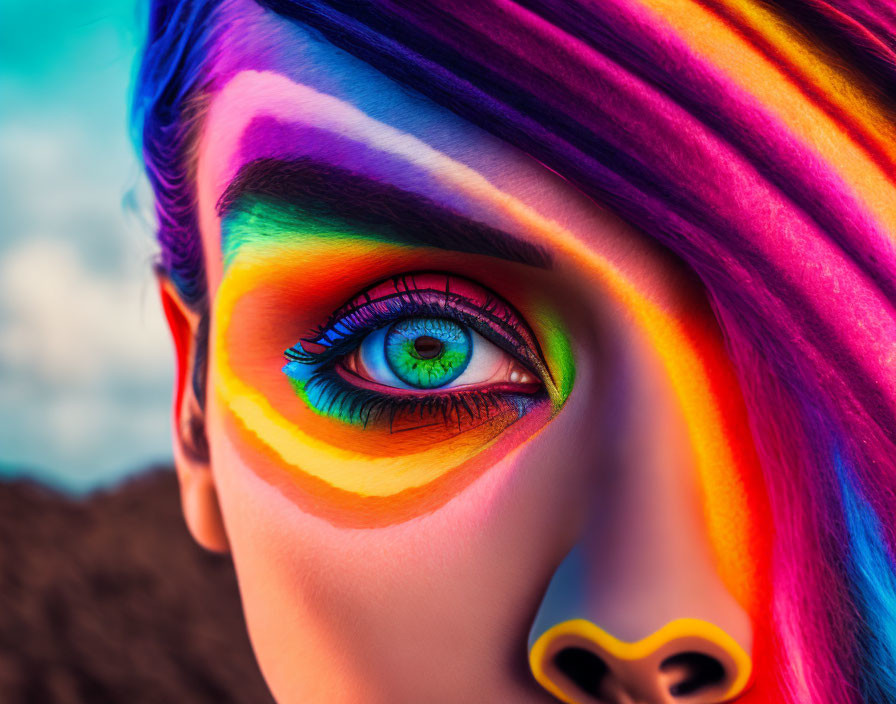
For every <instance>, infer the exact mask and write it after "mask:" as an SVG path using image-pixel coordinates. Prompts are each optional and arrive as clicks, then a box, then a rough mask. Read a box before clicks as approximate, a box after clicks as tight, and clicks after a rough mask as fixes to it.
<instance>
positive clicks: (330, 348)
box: [284, 277, 543, 369]
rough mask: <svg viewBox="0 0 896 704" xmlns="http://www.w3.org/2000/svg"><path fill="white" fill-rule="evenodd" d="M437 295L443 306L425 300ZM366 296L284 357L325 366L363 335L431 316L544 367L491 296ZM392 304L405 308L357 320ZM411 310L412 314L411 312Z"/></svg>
mask: <svg viewBox="0 0 896 704" xmlns="http://www.w3.org/2000/svg"><path fill="white" fill-rule="evenodd" d="M394 280H395V281H398V280H403V277H396V279H394ZM433 294H434V295H438V296H441V297H442V300H441V302H431V301H426V300H424V299H423V297H424V296H428V295H433ZM362 295H363V296H364V299H365V300H364V301H363V302H361V303H358V304H356V305H346V306H343V307H342V308H340V309H339V310H338V311H336V313H334V314H333V315H332V316H330V319H329V320H328V321H327V322H326V323H324V324H323V325H321V326H319V327H318V328H316V329H315V331H314V332H313V333H312V335H311V336H310V337H308V338H304V339H303V340H301V341H300V342H299V343H298V344H297V345H294V346H293V347H290V348H289V349H287V350H286V351H285V352H284V356H285V357H286V358H287V359H289V360H290V361H295V362H300V363H304V364H323V363H326V362H328V361H330V360H332V359H334V358H335V357H338V356H340V355H342V354H345V353H348V352H350V351H351V350H352V349H354V348H353V344H354V343H355V341H356V340H357V338H358V337H359V336H361V335H362V334H364V333H367V332H370V331H372V330H375V329H376V328H377V327H380V326H382V325H383V324H386V323H389V322H392V321H393V320H399V319H402V318H407V317H412V316H414V315H419V314H421V313H422V314H428V315H434V314H435V315H448V316H449V317H452V318H455V319H457V320H459V321H460V322H463V323H465V324H467V325H469V326H470V327H472V328H474V329H475V330H477V331H478V332H480V334H482V335H483V336H484V337H486V338H487V339H489V340H490V341H491V342H494V343H495V344H497V345H498V346H499V347H501V348H502V349H504V350H505V351H506V352H509V353H511V354H513V355H514V356H515V357H517V358H518V359H520V360H521V361H523V362H524V363H526V364H528V365H530V366H533V367H536V368H539V369H540V368H541V367H542V366H543V362H542V361H541V357H540V352H539V351H538V350H537V349H535V350H533V349H531V348H530V345H529V344H528V343H527V342H526V340H525V338H524V337H523V335H522V334H520V332H519V331H517V330H516V329H515V328H514V327H513V326H512V324H511V321H510V320H509V319H508V318H510V317H511V316H510V314H508V315H507V316H504V315H501V314H499V313H498V312H497V311H499V310H500V301H499V300H498V299H496V298H494V297H492V296H489V297H488V298H487V299H486V302H485V303H484V304H483V305H475V304H472V303H470V301H469V299H467V298H466V297H464V296H462V295H460V294H456V293H454V292H451V291H447V290H446V291H442V290H438V289H432V288H427V289H412V288H410V287H409V286H407V285H406V284H405V288H404V289H399V288H398V287H397V286H396V289H395V292H394V293H390V294H389V295H388V296H382V297H379V298H376V299H373V298H371V297H370V296H369V295H367V294H366V293H365V294H362ZM392 301H395V302H400V303H403V307H401V308H395V309H394V310H393V311H390V312H388V313H386V314H383V313H382V312H381V313H379V314H378V315H376V317H375V319H374V320H371V321H367V322H360V321H358V320H357V316H358V315H359V314H360V313H361V312H362V311H363V310H364V309H365V308H367V307H368V306H371V305H377V304H381V303H385V302H392ZM462 303H466V304H468V305H469V306H470V307H473V305H475V309H476V315H477V316H485V317H487V318H488V319H490V321H491V322H493V323H496V324H497V325H499V326H500V328H501V330H502V332H503V333H505V334H506V335H507V336H508V337H510V338H511V339H512V343H511V342H510V341H508V340H506V339H504V338H502V337H501V336H499V335H496V334H494V332H493V331H491V330H490V329H489V328H487V327H486V326H484V325H482V321H481V320H480V319H479V318H477V317H476V316H474V315H472V314H470V313H467V312H466V311H463V310H461V309H460V308H459V307H458V305H457V304H462ZM409 307H410V308H412V310H408V308H409ZM302 342H307V343H310V344H314V345H319V346H321V347H322V348H323V349H322V350H321V351H320V352H309V351H308V350H306V349H305V348H304V347H302V345H301V343H302ZM508 347H509V348H510V349H508Z"/></svg>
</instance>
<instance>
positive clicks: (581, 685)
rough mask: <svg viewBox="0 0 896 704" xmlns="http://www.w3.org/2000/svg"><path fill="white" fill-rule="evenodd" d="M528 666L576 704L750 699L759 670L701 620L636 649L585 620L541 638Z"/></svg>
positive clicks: (677, 624) (669, 628) (709, 703)
mask: <svg viewBox="0 0 896 704" xmlns="http://www.w3.org/2000/svg"><path fill="white" fill-rule="evenodd" d="M529 664H530V666H531V669H532V673H533V674H534V675H535V678H536V680H538V682H539V683H540V684H541V685H542V686H543V687H544V688H545V689H547V690H548V691H549V692H551V693H552V694H554V695H555V696H556V697H557V698H559V699H560V700H562V701H564V702H568V703H570V704H586V703H588V704H595V703H597V702H614V703H615V702H632V701H634V702H647V703H648V704H660V703H661V702H662V703H668V702H671V701H673V700H674V701H682V702H688V703H689V704H718V703H720V702H726V701H730V700H732V699H733V698H735V697H737V696H739V695H740V694H741V693H743V691H744V690H745V689H746V687H747V685H748V683H749V679H750V675H751V670H752V663H751V659H750V656H749V654H748V652H747V651H746V650H745V649H744V648H743V647H742V646H741V645H740V644H739V643H738V642H737V641H735V640H734V639H733V638H732V637H731V636H729V635H728V634H727V633H725V632H724V631H722V629H720V628H718V627H717V626H715V625H713V624H711V623H708V622H706V621H701V620H698V619H678V620H676V621H672V622H670V623H667V624H666V625H665V626H663V627H662V628H661V629H659V630H658V631H656V632H654V633H652V634H651V635H650V636H648V637H646V638H644V639H642V640H639V641H635V642H626V641H621V640H619V639H617V638H614V637H613V636H612V635H610V634H609V633H607V632H606V631H604V630H603V629H601V628H599V627H598V626H597V625H595V624H594V623H592V622H591V621H588V620H585V619H573V620H569V621H563V622H561V623H558V624H556V625H555V626H553V627H552V628H550V629H548V630H547V631H545V632H544V633H542V634H541V636H539V637H538V638H537V639H535V641H534V642H533V643H532V647H531V649H530V651H529Z"/></svg>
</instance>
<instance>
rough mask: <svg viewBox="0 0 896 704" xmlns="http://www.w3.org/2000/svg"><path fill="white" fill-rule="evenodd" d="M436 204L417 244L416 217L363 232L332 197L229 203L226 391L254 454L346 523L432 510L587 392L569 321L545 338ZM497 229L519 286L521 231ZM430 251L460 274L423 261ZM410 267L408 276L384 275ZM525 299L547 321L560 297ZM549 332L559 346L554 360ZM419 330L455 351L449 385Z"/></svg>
mask: <svg viewBox="0 0 896 704" xmlns="http://www.w3.org/2000/svg"><path fill="white" fill-rule="evenodd" d="M250 168H251V167H250ZM231 192H233V191H231ZM413 205H414V207H421V206H422V204H421V203H419V202H417V203H414V204H413ZM426 206H427V207H428V208H429V210H428V213H429V215H430V217H429V219H428V221H427V223H426V227H425V230H422V231H421V235H422V236H423V237H424V238H425V239H424V241H423V242H422V244H424V245H428V246H423V247H420V246H411V244H410V242H409V239H410V237H411V236H412V235H413V234H414V233H413V232H412V228H409V229H408V230H407V231H405V232H403V233H400V236H398V235H395V234H394V233H392V232H389V231H385V230H384V229H380V230H378V229H377V227H376V225H377V223H375V222H374V223H372V224H371V223H370V222H369V218H368V222H367V223H366V227H365V224H364V223H359V222H357V221H351V220H350V219H346V218H344V217H343V216H341V215H339V214H336V213H334V212H333V211H332V210H331V209H328V210H327V211H326V212H324V211H323V209H322V206H321V204H320V201H319V200H318V202H317V210H316V211H312V212H310V213H309V212H308V210H307V209H305V208H303V207H302V203H301V202H300V201H297V200H295V199H294V200H292V201H291V202H289V203H286V202H284V201H282V200H281V199H279V198H272V197H270V196H269V195H267V196H265V197H263V198H260V197H258V196H256V195H254V194H253V193H252V192H251V191H247V190H246V189H243V190H242V193H241V194H240V195H239V196H235V197H234V198H233V199H232V200H229V201H228V200H227V199H224V200H222V206H221V207H222V213H223V215H224V217H223V220H222V233H223V237H222V246H223V250H224V256H225V262H226V269H225V273H224V277H223V279H222V282H221V286H220V288H219V293H218V298H217V300H216V312H217V314H218V320H219V321H220V325H219V329H220V331H221V335H220V342H219V344H218V347H217V350H216V355H215V356H216V358H217V359H218V360H219V365H218V372H219V373H218V378H219V379H220V380H221V383H220V384H219V390H220V393H221V394H222V396H221V398H222V400H226V404H227V405H228V407H229V408H230V409H231V411H232V413H233V415H234V420H235V426H234V428H235V430H238V431H239V436H240V437H241V438H243V440H244V441H245V442H246V443H247V451H250V452H254V453H259V452H260V453H261V454H260V455H259V458H260V459H259V463H260V464H262V465H268V466H269V467H270V471H272V472H283V471H284V470H285V471H286V472H287V473H288V474H289V476H291V477H292V478H293V480H294V481H296V482H297V484H298V485H299V486H302V487H304V488H305V489H304V490H305V491H306V492H307V493H310V499H311V503H310V504H309V505H313V506H315V510H317V511H320V510H323V511H324V512H325V515H327V516H329V517H331V518H333V517H336V516H338V517H339V518H338V519H337V520H339V521H340V522H345V521H349V522H355V521H358V520H363V521H370V520H371V516H374V517H376V518H375V519H374V520H376V521H378V522H379V521H392V520H395V518H400V517H407V516H410V515H413V514H412V513H411V512H412V511H414V510H415V509H414V506H418V507H419V509H418V510H431V508H432V505H433V502H434V501H436V502H438V501H445V500H447V499H448V498H449V497H450V496H451V495H452V493H453V492H455V491H457V490H458V489H459V488H460V487H462V486H465V485H466V484H467V483H468V482H469V481H471V480H472V479H473V478H475V477H476V476H478V474H479V473H481V472H482V471H484V469H485V468H486V467H487V466H488V463H489V462H491V461H494V460H493V459H492V458H494V457H495V456H496V454H497V453H506V452H507V450H508V448H509V447H512V446H513V445H514V444H517V443H519V442H521V441H523V440H524V439H525V438H527V437H529V436H530V435H531V434H532V433H533V432H535V431H536V430H537V428H538V427H540V426H541V425H543V423H544V422H545V421H546V420H547V419H549V418H550V417H551V416H552V415H554V414H556V413H557V412H558V411H559V410H560V408H561V407H562V405H563V402H564V399H565V398H566V396H568V391H569V389H571V386H572V382H571V378H570V377H571V375H572V374H573V373H574V372H573V369H572V367H571V366H570V365H569V359H568V353H567V356H566V357H567V358H565V359H564V358H563V351H562V350H563V349H568V342H567V343H566V344H565V345H564V344H563V343H562V342H561V343H560V344H559V346H558V345H557V337H558V335H561V336H562V335H563V334H564V333H563V332H562V327H560V326H553V327H552V328H551V329H550V330H548V329H544V328H542V329H541V332H540V333H539V332H538V330H539V328H538V327H536V328H534V329H533V328H530V326H529V324H528V323H527V322H526V321H525V319H524V318H523V316H522V314H521V313H519V312H517V310H516V309H515V307H514V306H512V305H511V304H510V303H509V302H507V301H506V300H504V298H503V297H502V296H501V295H499V294H498V293H496V292H494V291H493V290H490V289H488V288H486V287H484V286H482V285H480V284H478V283H476V282H475V281H474V276H476V277H477V278H478V276H479V275H480V273H481V272H482V271H483V270H484V266H485V260H487V259H490V257H486V256H484V255H480V256H479V257H471V256H470V255H469V253H465V254H464V256H463V258H462V257H461V256H459V254H458V253H457V252H454V251H452V250H453V248H455V247H461V248H464V249H469V247H467V246H466V243H464V242H458V241H457V240H454V239H451V235H452V232H454V231H452V230H451V229H450V228H451V220H450V219H449V221H448V222H447V224H446V223H441V227H440V223H439V222H438V220H437V219H436V218H435V217H434V215H435V214H437V208H435V207H434V206H430V205H429V204H426ZM365 230H366V231H365ZM492 236H493V237H494V238H496V239H497V241H499V242H500V243H501V244H500V245H496V246H501V247H503V249H500V250H499V251H501V252H502V253H503V254H505V255H506V256H507V257H508V258H510V259H511V261H509V262H506V263H505V264H500V265H499V267H498V269H499V270H500V269H503V270H504V273H503V274H501V275H499V276H498V277H497V279H498V281H499V282H500V281H501V279H502V278H503V279H504V281H503V283H502V286H503V287H505V288H509V287H510V285H511V284H510V282H512V281H513V280H515V279H517V280H518V278H519V277H521V276H523V275H524V274H523V273H522V272H523V271H524V270H525V269H528V268H529V267H528V266H526V265H523V264H520V263H516V262H514V261H512V260H513V259H514V258H516V256H515V255H516V254H517V252H516V251H515V250H513V249H508V246H509V247H513V246H514V240H513V239H512V238H510V237H509V236H506V235H504V234H503V233H497V232H495V233H493V235H492ZM439 237H441V239H434V238H439ZM396 240H397V241H396ZM508 243H510V244H509V245H508ZM433 244H435V245H440V247H438V248H434V247H433V246H432V245H433ZM477 246H478V247H483V246H486V245H485V244H484V243H483V242H478V243H477ZM518 249H519V250H521V251H522V252H524V253H529V252H533V251H534V250H532V249H531V248H526V247H523V246H518ZM371 255H374V256H371ZM536 261H538V262H543V261H544V259H543V258H540V259H536ZM424 262H425V263H426V266H427V268H432V267H433V265H434V264H442V265H444V267H445V268H448V269H449V272H450V270H451V269H453V270H455V271H457V273H449V272H438V271H436V272H433V271H430V272H427V271H419V269H421V268H422V266H421V265H422V264H423V263H424ZM492 266H494V265H492ZM439 268H442V267H439ZM415 270H416V271H415ZM395 271H398V272H405V273H401V274H399V275H397V276H389V277H387V278H384V277H383V274H385V273H391V272H395ZM298 272H301V273H300V274H299V273H298ZM545 275H547V272H545ZM490 278H491V277H490ZM377 279H380V281H379V282H378V283H377ZM324 281H326V282H327V286H324V285H323V282H324ZM371 281H372V282H373V283H369V282H371ZM334 284H335V285H334ZM364 284H367V286H366V288H365V287H364ZM359 290H360V292H359ZM341 292H350V295H345V294H344V293H341ZM340 297H341V300H340ZM516 298H517V299H518V300H520V297H519V296H518V295H517V296H516ZM521 305H522V307H523V308H524V309H527V308H531V309H533V310H535V309H538V310H539V311H540V315H539V318H540V319H544V318H545V316H544V312H545V309H546V308H547V309H548V310H549V309H550V306H549V305H548V304H547V303H546V302H545V301H541V302H538V301H536V300H535V299H532V300H527V299H526V298H525V297H523V298H522V300H521ZM261 316H263V317H261ZM539 323H540V320H539ZM420 326H422V327H420ZM417 328H419V330H418V329H417ZM411 333H414V334H413V337H408V336H409V335H410V334H411ZM419 333H428V334H419ZM439 336H442V339H441V340H440V339H439ZM452 336H453V337H452ZM539 336H540V337H542V338H544V339H547V338H549V337H551V338H553V340H554V342H552V343H551V344H552V349H553V348H556V347H559V349H558V352H559V354H558V359H557V361H556V362H553V361H551V360H549V359H546V357H545V355H544V353H543V351H542V349H541V345H540V343H539ZM387 338H388V340H387ZM420 338H427V339H428V340H430V344H432V343H433V342H435V343H437V344H439V345H442V346H443V347H444V348H445V351H446V352H448V353H451V354H453V355H454V360H455V361H453V362H452V361H451V360H450V358H449V362H443V364H444V365H448V364H454V365H455V368H454V369H449V372H448V374H447V375H446V376H450V375H453V376H450V379H448V380H445V379H444V378H443V379H439V378H438V377H437V376H436V375H435V374H436V372H432V371H430V372H427V375H426V377H425V378H423V377H421V376H419V375H418V376H417V377H412V376H411V374H412V372H413V368H412V367H410V366H409V363H408V362H407V360H408V359H415V358H414V356H413V354H412V353H410V352H408V351H407V345H408V344H412V343H413V342H414V341H416V340H419V339H420ZM402 339H403V340H404V345H405V346H404V347H401V344H402V342H401V341H402ZM442 340H444V341H442ZM247 341H251V343H247ZM425 341H426V340H424V342H425ZM377 344H378V348H377ZM412 349H413V353H416V349H415V348H412ZM401 354H404V355H405V358H404V360H402V358H401V356H400V355H401ZM377 355H379V357H377ZM387 355H391V357H392V360H391V361H390V359H389V358H388V356H387ZM442 359H444V356H442ZM458 359H459V361H457V360H458ZM402 361H403V363H404V364H405V368H402V367H401V364H402ZM416 361H417V362H418V364H419V362H420V361H422V360H416ZM390 364H392V365H395V367H396V369H392V368H390V366H389V365H390ZM387 373H388V375H389V376H388V378H386V377H385V376H384V375H385V374H387ZM399 374H404V375H405V376H406V377H407V379H410V381H408V380H402V379H401V377H400V376H399ZM443 375H444V373H443ZM421 380H422V381H421ZM426 384H429V387H428V388H427V386H426ZM563 388H565V389H566V390H567V391H566V395H564V392H563V391H561V389H563ZM511 430H512V432H510V431H511ZM253 448H254V449H253ZM349 448H351V449H349ZM264 457H268V458H270V459H269V460H263V459H262V458H264ZM271 460H273V462H271ZM275 467H276V468H275ZM324 485H325V486H326V487H327V488H326V490H324V488H323V487H324ZM318 487H319V488H318ZM373 505H376V506H377V507H378V508H377V509H376V510H372V509H371V506H373ZM351 506H356V508H355V509H352V508H351ZM390 506H392V508H393V509H395V510H390V508H389V507H390Z"/></svg>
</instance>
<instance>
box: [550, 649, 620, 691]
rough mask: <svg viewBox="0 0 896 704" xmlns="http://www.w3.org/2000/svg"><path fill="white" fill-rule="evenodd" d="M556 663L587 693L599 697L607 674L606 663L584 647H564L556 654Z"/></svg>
mask: <svg viewBox="0 0 896 704" xmlns="http://www.w3.org/2000/svg"><path fill="white" fill-rule="evenodd" d="M554 665H555V666H556V667H557V669H558V670H560V672H562V673H563V674H564V675H566V676H567V677H568V678H569V679H570V680H571V681H572V682H573V684H575V685H576V686H577V687H578V688H579V689H581V690H582V691H583V692H585V693H586V694H590V695H591V696H593V697H597V696H598V695H599V693H600V685H601V682H602V681H603V679H604V676H605V675H606V674H607V671H608V668H607V665H606V663H605V662H604V661H603V660H601V659H600V658H599V657H598V656H597V655H595V654H594V653H592V652H589V651H587V650H585V649H584V648H564V649H563V650H561V651H560V652H559V653H557V654H556V655H555V656H554Z"/></svg>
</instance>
